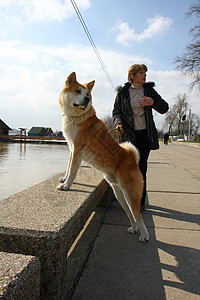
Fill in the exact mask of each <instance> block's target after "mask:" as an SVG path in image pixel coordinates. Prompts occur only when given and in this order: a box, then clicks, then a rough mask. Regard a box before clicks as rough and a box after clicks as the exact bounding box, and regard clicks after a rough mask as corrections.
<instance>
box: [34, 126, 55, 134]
mask: <svg viewBox="0 0 200 300" xmlns="http://www.w3.org/2000/svg"><path fill="white" fill-rule="evenodd" d="M52 133H53V131H52V129H51V128H48V127H32V128H31V129H30V130H29V131H28V136H50V135H52Z"/></svg>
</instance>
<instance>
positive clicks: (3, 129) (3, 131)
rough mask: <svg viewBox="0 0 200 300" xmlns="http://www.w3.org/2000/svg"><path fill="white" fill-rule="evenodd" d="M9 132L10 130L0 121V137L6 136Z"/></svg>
mask: <svg viewBox="0 0 200 300" xmlns="http://www.w3.org/2000/svg"><path fill="white" fill-rule="evenodd" d="M9 130H11V128H10V127H9V126H8V125H6V123H4V122H3V121H2V120H1V119H0V135H8V132H9Z"/></svg>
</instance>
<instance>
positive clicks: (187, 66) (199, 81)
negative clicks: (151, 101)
mask: <svg viewBox="0 0 200 300" xmlns="http://www.w3.org/2000/svg"><path fill="white" fill-rule="evenodd" d="M192 16H194V17H196V18H197V22H198V23H197V25H196V26H194V27H193V28H191V30H190V33H191V35H192V42H191V43H189V44H188V45H187V46H186V51H185V53H184V54H183V55H182V56H176V57H175V60H174V63H175V64H177V67H176V69H177V70H180V71H182V72H183V75H189V76H190V77H191V84H190V86H191V88H193V87H194V86H196V87H197V89H198V90H199V91H200V0H198V2H197V3H196V4H193V5H192V6H191V7H190V9H189V11H188V12H187V13H186V17H192Z"/></svg>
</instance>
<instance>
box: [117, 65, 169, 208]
mask: <svg viewBox="0 0 200 300" xmlns="http://www.w3.org/2000/svg"><path fill="white" fill-rule="evenodd" d="M146 72H147V67H146V66H145V65H143V64H141V65H140V64H135V65H132V66H131V67H130V68H129V70H128V82H127V83H126V84H125V85H124V87H123V88H121V89H120V90H118V93H117V96H116V99H115V103H114V109H113V119H114V124H115V127H116V130H117V132H118V133H122V130H123V137H122V139H123V142H125V141H130V142H131V143H133V144H134V145H135V146H136V147H137V148H138V150H139V152H140V161H139V167H140V171H141V173H142V175H143V179H144V189H143V195H142V200H141V210H144V208H145V197H146V172H147V160H148V157H149V153H150V150H156V149H158V148H159V144H158V134H157V130H156V127H155V123H154V120H153V115H152V108H153V109H155V110H156V111H158V112H159V113H161V114H164V113H166V112H167V111H168V109H169V106H168V104H167V102H165V100H163V99H162V98H161V96H160V95H159V94H158V93H157V92H156V91H155V89H154V83H153V82H148V83H146Z"/></svg>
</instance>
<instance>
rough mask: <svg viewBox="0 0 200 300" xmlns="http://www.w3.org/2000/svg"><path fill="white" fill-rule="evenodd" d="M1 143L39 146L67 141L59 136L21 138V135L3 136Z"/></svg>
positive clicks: (0, 139) (64, 143) (0, 138)
mask: <svg viewBox="0 0 200 300" xmlns="http://www.w3.org/2000/svg"><path fill="white" fill-rule="evenodd" d="M0 142H6V143H9V142H10V143H13V142H14V143H38V144H63V145H66V144H67V141H66V140H65V138H64V137H57V136H26V137H25V136H21V135H3V136H1V137H0Z"/></svg>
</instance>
